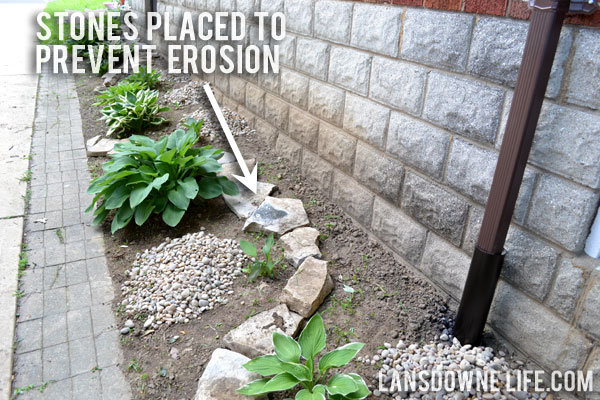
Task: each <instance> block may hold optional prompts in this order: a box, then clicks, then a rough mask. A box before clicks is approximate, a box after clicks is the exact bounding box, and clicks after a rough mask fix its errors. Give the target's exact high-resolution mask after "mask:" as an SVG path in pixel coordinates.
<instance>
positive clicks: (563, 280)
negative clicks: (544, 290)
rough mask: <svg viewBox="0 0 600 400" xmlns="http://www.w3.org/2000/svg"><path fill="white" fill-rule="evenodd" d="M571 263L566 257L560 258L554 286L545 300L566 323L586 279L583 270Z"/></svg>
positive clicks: (569, 318) (570, 316)
mask: <svg viewBox="0 0 600 400" xmlns="http://www.w3.org/2000/svg"><path fill="white" fill-rule="evenodd" d="M573 261H574V260H572V259H569V258H566V257H563V258H561V260H560V262H559V263H558V271H557V273H556V278H555V279H554V286H553V287H552V290H550V293H549V294H548V298H547V299H546V304H548V305H549V306H550V307H552V308H554V309H555V310H556V311H558V313H559V314H560V315H562V316H563V317H564V318H565V319H566V320H567V321H570V320H571V319H572V317H573V311H574V310H575V305H576V304H577V300H578V299H579V296H580V294H581V292H582V290H583V286H584V284H585V278H586V274H585V272H584V269H583V268H582V267H580V266H578V265H576V264H575V263H574V262H573Z"/></svg>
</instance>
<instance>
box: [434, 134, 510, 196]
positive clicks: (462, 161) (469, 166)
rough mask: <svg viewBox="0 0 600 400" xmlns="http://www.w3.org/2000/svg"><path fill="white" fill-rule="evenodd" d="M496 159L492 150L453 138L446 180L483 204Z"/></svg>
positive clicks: (496, 156)
mask: <svg viewBox="0 0 600 400" xmlns="http://www.w3.org/2000/svg"><path fill="white" fill-rule="evenodd" d="M497 159H498V154H497V153H496V152H494V151H491V150H488V149H484V148H482V147H479V146H475V145H474V144H471V143H468V142H466V141H464V140H460V139H455V140H454V141H453V142H452V147H451V149H450V154H449V156H448V166H447V168H446V169H447V170H446V181H447V182H448V184H449V185H450V186H452V187H454V188H455V189H456V190H458V191H459V192H461V193H463V194H464V195H466V196H468V197H471V198H472V199H474V200H475V201H477V202H479V203H481V204H485V202H486V200H487V196H488V194H489V190H490V187H491V185H492V179H493V177H494V171H495V169H496V162H497Z"/></svg>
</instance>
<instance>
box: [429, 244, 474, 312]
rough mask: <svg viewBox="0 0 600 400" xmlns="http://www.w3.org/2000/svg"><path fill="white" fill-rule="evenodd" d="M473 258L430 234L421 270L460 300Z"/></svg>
mask: <svg viewBox="0 0 600 400" xmlns="http://www.w3.org/2000/svg"><path fill="white" fill-rule="evenodd" d="M470 265H471V257H469V256H467V255H466V254H465V253H463V252H462V251H461V250H459V249H457V248H456V247H454V246H452V245H451V244H450V243H448V242H446V241H445V240H443V239H442V238H440V237H439V236H437V235H435V234H433V233H429V235H427V245H426V246H425V251H424V252H423V259H422V261H421V265H420V267H419V269H420V270H421V272H423V273H424V274H425V275H426V276H428V277H430V278H431V279H432V280H433V281H434V282H436V283H437V284H438V285H440V286H441V287H442V288H444V289H445V290H446V291H447V292H448V293H450V295H451V296H452V297H453V298H454V299H455V300H460V298H461V296H462V291H463V288H464V286H465V282H466V280H467V274H468V272H469V266H470Z"/></svg>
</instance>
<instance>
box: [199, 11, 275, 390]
mask: <svg viewBox="0 0 600 400" xmlns="http://www.w3.org/2000/svg"><path fill="white" fill-rule="evenodd" d="M263 4H264V2H263ZM248 361H250V359H249V358H248V357H246V356H243V355H241V354H239V353H236V352H233V351H229V350H226V349H216V350H215V351H213V353H212V356H211V358H210V361H209V362H208V364H206V368H204V372H203V373H202V376H201V377H200V379H199V380H198V389H197V390H196V395H195V396H194V400H250V399H254V398H256V397H255V396H244V395H241V394H239V393H237V392H236V390H237V389H239V388H241V387H243V386H245V385H247V384H248V383H250V382H252V381H254V380H257V379H260V378H261V376H260V375H258V374H255V373H253V372H248V371H247V370H246V369H245V368H244V367H243V366H242V365H243V364H245V363H247V362H248Z"/></svg>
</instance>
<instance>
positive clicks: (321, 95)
mask: <svg viewBox="0 0 600 400" xmlns="http://www.w3.org/2000/svg"><path fill="white" fill-rule="evenodd" d="M317 4H320V2H319V3H317ZM308 111H309V112H310V113H311V114H313V115H314V116H316V117H319V118H321V119H323V120H325V121H328V122H331V123H332V124H335V125H338V126H339V125H341V124H342V112H343V111H344V91H343V90H342V89H339V88H336V87H335V86H331V85H326V84H323V83H321V82H319V81H316V80H312V81H311V82H310V85H309V88H308Z"/></svg>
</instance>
